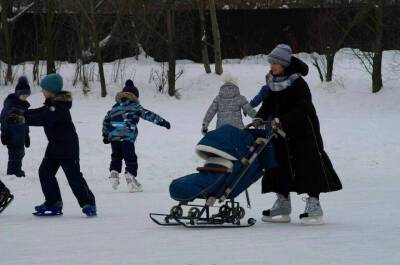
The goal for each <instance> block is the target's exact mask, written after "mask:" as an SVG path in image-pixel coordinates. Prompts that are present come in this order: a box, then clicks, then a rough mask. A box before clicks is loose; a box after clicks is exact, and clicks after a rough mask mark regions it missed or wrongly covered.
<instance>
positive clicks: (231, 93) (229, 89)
mask: <svg viewBox="0 0 400 265" xmlns="http://www.w3.org/2000/svg"><path fill="white" fill-rule="evenodd" d="M239 95H240V90H239V87H238V86H236V85H235V84H233V83H225V84H223V85H222V86H221V88H220V90H219V96H220V97H221V98H234V97H237V96H239Z"/></svg>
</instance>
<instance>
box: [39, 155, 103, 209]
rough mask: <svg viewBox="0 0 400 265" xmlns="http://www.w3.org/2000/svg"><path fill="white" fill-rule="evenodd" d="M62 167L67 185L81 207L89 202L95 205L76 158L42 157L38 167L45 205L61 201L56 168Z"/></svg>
mask: <svg viewBox="0 0 400 265" xmlns="http://www.w3.org/2000/svg"><path fill="white" fill-rule="evenodd" d="M60 166H61V167H62V169H63V171H64V173H65V176H66V177H67V180H68V183H69V186H70V187H71V189H72V192H73V193H74V195H75V197H76V198H77V200H78V202H79V205H80V206H81V207H83V206H85V205H87V204H90V205H95V204H96V202H95V198H94V195H93V193H92V191H91V190H90V189H89V186H88V185H87V183H86V180H85V179H84V178H83V175H82V173H81V171H80V165H79V160H77V159H47V158H45V159H43V161H42V164H41V165H40V168H39V178H40V184H41V186H42V190H43V194H44V197H45V200H46V201H45V204H46V205H55V204H60V203H62V198H61V193H60V188H59V186H58V182H57V179H56V174H57V171H58V169H59V168H60Z"/></svg>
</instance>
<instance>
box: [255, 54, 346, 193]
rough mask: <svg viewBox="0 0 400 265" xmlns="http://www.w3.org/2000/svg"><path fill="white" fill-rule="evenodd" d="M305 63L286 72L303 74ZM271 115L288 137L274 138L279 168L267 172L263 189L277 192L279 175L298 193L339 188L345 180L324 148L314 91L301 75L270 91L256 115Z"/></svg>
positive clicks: (262, 116) (263, 117)
mask: <svg viewBox="0 0 400 265" xmlns="http://www.w3.org/2000/svg"><path fill="white" fill-rule="evenodd" d="M306 67H307V68H308V66H307V65H306V64H304V63H303V62H301V61H300V62H299V61H298V60H296V61H295V62H294V63H292V64H291V65H290V66H289V67H288V68H287V69H286V74H287V75H291V74H294V73H303V74H304V73H306V71H305V68H306ZM269 116H272V117H273V118H279V120H280V121H281V124H282V127H283V130H284V131H285V132H286V133H287V137H286V138H285V139H284V138H281V137H279V138H277V139H275V140H274V144H275V149H276V159H277V162H278V164H279V167H280V168H279V169H280V170H272V171H270V172H267V173H266V175H265V176H264V178H263V182H262V186H263V193H266V192H277V191H278V189H279V187H277V183H278V182H279V181H278V178H280V177H286V178H289V179H290V180H291V181H290V183H291V186H290V190H291V191H295V192H297V193H299V194H301V193H320V192H331V191H337V190H340V189H341V188H342V184H341V182H340V180H339V177H338V176H337V174H336V172H335V170H334V168H333V166H332V163H331V161H330V159H329V157H328V155H327V154H326V153H325V151H324V145H323V141H322V137H321V133H320V125H319V120H318V116H317V113H316V111H315V108H314V105H313V103H312V97H311V92H310V89H309V87H308V85H307V83H306V82H305V81H304V79H303V78H302V77H299V78H298V79H296V80H295V81H294V82H293V84H292V85H291V86H289V87H288V88H286V89H285V90H282V91H279V92H275V91H271V93H270V94H269V95H268V97H267V98H266V99H265V100H264V102H263V104H262V107H261V108H260V110H259V112H258V113H257V117H259V118H262V119H267V118H268V117H269ZM281 174H285V176H282V175H281Z"/></svg>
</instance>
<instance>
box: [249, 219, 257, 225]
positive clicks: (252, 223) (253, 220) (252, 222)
mask: <svg viewBox="0 0 400 265" xmlns="http://www.w3.org/2000/svg"><path fill="white" fill-rule="evenodd" d="M256 222H257V221H256V219H254V218H249V220H247V223H248V224H249V225H254V224H255V223H256Z"/></svg>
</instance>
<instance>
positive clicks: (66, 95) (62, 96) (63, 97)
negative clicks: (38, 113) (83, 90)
mask: <svg viewBox="0 0 400 265" xmlns="http://www.w3.org/2000/svg"><path fill="white" fill-rule="evenodd" d="M51 101H53V102H54V101H58V102H72V94H71V92H68V91H61V92H59V93H57V94H56V95H55V96H54V98H52V99H51Z"/></svg>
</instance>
